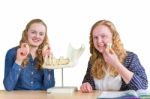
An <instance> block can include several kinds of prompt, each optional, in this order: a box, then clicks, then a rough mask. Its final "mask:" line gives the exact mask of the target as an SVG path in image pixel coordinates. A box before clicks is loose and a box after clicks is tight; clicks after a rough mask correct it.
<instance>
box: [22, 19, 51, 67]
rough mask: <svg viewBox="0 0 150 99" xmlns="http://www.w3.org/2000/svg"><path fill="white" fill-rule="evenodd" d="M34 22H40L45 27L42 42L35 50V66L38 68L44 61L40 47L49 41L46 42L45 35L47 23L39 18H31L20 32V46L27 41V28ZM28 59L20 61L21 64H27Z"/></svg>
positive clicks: (46, 37)
mask: <svg viewBox="0 0 150 99" xmlns="http://www.w3.org/2000/svg"><path fill="white" fill-rule="evenodd" d="M34 23H40V24H42V25H44V26H45V29H46V34H45V38H44V41H43V42H42V44H41V45H40V46H39V47H38V49H37V51H36V60H37V61H36V67H37V68H38V69H40V68H41V66H42V65H43V63H44V59H43V55H42V49H43V47H44V46H45V45H48V44H49V42H48V36H47V25H46V24H45V23H44V21H42V20H41V19H33V20H31V21H30V22H29V23H28V24H27V25H26V27H25V29H24V31H23V33H22V38H21V40H20V46H21V44H22V43H28V33H27V32H28V30H29V28H30V26H31V25H32V24H34ZM28 61H29V59H28V58H27V59H25V60H24V61H23V63H22V65H23V66H25V65H27V64H28Z"/></svg>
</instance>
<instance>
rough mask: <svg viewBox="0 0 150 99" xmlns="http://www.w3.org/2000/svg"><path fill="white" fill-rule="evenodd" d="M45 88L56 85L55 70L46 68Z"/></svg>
mask: <svg viewBox="0 0 150 99" xmlns="http://www.w3.org/2000/svg"><path fill="white" fill-rule="evenodd" d="M43 86H44V89H47V88H50V87H54V86H55V78H54V70H48V69H44V82H43Z"/></svg>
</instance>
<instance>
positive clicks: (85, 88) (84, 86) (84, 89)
mask: <svg viewBox="0 0 150 99" xmlns="http://www.w3.org/2000/svg"><path fill="white" fill-rule="evenodd" d="M80 91H81V92H84V93H90V92H92V91H93V89H92V86H91V85H90V83H88V82H86V83H83V84H82V85H81V86H80Z"/></svg>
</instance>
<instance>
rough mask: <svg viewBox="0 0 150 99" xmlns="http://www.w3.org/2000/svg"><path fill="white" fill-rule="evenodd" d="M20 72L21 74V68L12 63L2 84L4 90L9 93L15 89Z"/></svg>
mask: <svg viewBox="0 0 150 99" xmlns="http://www.w3.org/2000/svg"><path fill="white" fill-rule="evenodd" d="M20 72H21V67H20V66H19V65H17V64H16V63H14V65H13V67H12V69H11V70H10V71H9V73H7V75H5V77H4V81H3V83H4V87H5V89H6V90H8V91H11V90H13V89H14V88H15V85H16V83H17V81H18V78H19V75H20Z"/></svg>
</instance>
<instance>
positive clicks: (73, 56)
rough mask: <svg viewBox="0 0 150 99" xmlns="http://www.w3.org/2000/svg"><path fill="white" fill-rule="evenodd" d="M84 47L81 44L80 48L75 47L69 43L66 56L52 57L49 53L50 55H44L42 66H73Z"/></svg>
mask: <svg viewBox="0 0 150 99" xmlns="http://www.w3.org/2000/svg"><path fill="white" fill-rule="evenodd" d="M84 49H85V47H84V45H81V47H80V48H78V49H76V48H74V47H73V46H72V45H71V44H69V45H68V50H67V55H66V58H64V57H60V58H58V59H57V58H55V57H53V55H51V56H50V57H45V58H44V64H43V68H51V67H54V68H59V67H60V68H61V67H67V66H75V65H76V64H77V62H78V60H79V58H80V56H81V55H82V53H83V52H84Z"/></svg>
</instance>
